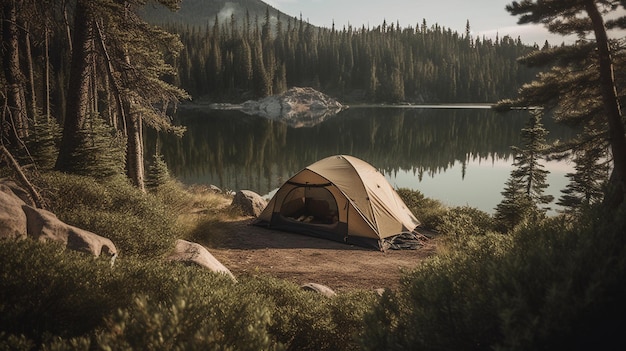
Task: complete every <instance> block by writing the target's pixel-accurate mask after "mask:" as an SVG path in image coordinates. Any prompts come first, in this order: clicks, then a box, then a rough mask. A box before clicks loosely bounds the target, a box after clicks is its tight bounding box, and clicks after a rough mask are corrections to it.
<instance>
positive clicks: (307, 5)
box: [264, 0, 569, 45]
mask: <svg viewBox="0 0 626 351" xmlns="http://www.w3.org/2000/svg"><path fill="white" fill-rule="evenodd" d="M264 1H265V2H266V3H267V4H269V5H271V6H273V7H275V8H277V9H279V10H280V11H282V12H284V13H286V14H288V15H291V16H295V17H298V18H299V17H300V14H302V18H303V19H304V20H305V21H306V20H308V21H309V22H310V23H311V24H313V25H316V26H323V27H328V28H330V26H331V25H332V23H333V21H334V22H335V28H337V29H342V28H343V26H344V25H347V24H351V25H352V26H353V27H361V25H365V26H366V27H367V26H368V25H369V26H370V27H374V26H378V25H380V24H382V23H383V20H386V21H387V23H388V24H390V23H391V22H394V23H395V22H396V21H399V22H400V26H402V27H408V26H409V25H410V26H413V27H415V26H416V24H418V23H419V24H421V23H422V19H426V23H427V24H428V26H430V25H431V24H434V23H438V24H439V25H441V26H444V27H446V28H450V29H452V30H453V31H457V32H459V33H464V32H465V23H466V21H467V20H469V22H470V28H471V31H472V36H474V37H475V36H480V37H482V36H483V35H485V36H486V37H489V38H494V37H495V34H496V33H499V35H500V37H502V36H504V35H507V34H508V35H510V36H512V37H513V38H517V37H518V36H519V37H520V38H521V39H522V41H523V42H524V43H527V44H533V43H537V44H539V45H543V43H544V41H545V40H546V39H547V40H548V41H549V42H550V44H560V43H561V42H563V41H566V42H569V40H567V39H564V38H563V37H561V36H554V35H551V34H550V33H548V31H547V30H545V29H544V28H543V27H542V26H530V25H525V26H520V25H518V24H517V20H518V18H517V17H514V16H511V15H510V14H509V13H508V12H507V11H506V10H505V7H506V5H507V4H509V3H511V2H512V0H510V1H509V0H376V1H373V0H264Z"/></svg>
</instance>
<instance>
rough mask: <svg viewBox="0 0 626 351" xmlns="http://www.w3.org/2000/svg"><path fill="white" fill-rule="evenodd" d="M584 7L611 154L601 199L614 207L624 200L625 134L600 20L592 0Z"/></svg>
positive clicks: (604, 32) (606, 43)
mask: <svg viewBox="0 0 626 351" xmlns="http://www.w3.org/2000/svg"><path fill="white" fill-rule="evenodd" d="M585 9H586V11H587V14H588V15H589V18H590V19H591V22H592V23H593V30H594V33H595V36H596V45H597V47H598V59H599V63H600V68H599V69H600V91H601V94H602V101H603V104H604V111H605V113H606V118H607V122H608V125H609V141H610V143H611V153H612V154H613V171H612V173H611V177H610V179H609V183H610V184H609V190H608V192H607V193H606V195H605V199H604V203H605V204H606V205H607V206H609V207H610V208H616V207H618V206H619V205H620V204H621V203H622V202H623V201H624V198H625V193H626V134H625V131H624V123H623V122H622V112H621V109H620V105H619V100H618V98H617V89H616V87H615V76H614V73H613V61H612V58H611V51H610V48H609V39H608V37H607V34H606V29H605V27H604V20H603V19H602V15H600V12H599V11H598V8H597V7H596V4H595V2H594V1H593V0H587V1H585Z"/></svg>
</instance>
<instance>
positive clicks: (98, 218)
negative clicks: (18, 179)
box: [39, 172, 178, 257]
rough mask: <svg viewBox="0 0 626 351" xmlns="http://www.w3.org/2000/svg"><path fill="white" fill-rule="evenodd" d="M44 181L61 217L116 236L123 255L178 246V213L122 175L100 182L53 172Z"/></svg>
mask: <svg viewBox="0 0 626 351" xmlns="http://www.w3.org/2000/svg"><path fill="white" fill-rule="evenodd" d="M39 182H40V184H39V187H40V188H42V189H44V192H45V194H47V195H48V196H47V197H48V198H49V199H50V201H49V202H50V206H51V210H52V211H53V212H54V213H56V214H57V216H58V217H59V218H60V219H61V220H63V221H65V222H67V223H68V224H72V225H75V226H77V227H80V228H83V229H86V230H89V231H92V232H94V233H96V234H99V235H101V236H104V237H106V238H109V239H111V240H112V241H113V242H114V243H115V245H116V247H117V249H118V251H119V252H120V253H121V255H143V256H146V257H157V256H159V255H162V254H163V253H165V252H166V251H167V250H168V249H170V248H171V247H173V243H174V241H175V239H176V235H177V232H178V231H177V230H176V217H177V213H176V212H175V211H174V210H173V209H172V208H170V207H169V206H168V205H167V204H166V203H164V202H163V201H161V200H160V199H158V198H157V197H155V196H154V195H151V194H144V193H142V192H140V191H139V190H137V189H136V188H135V187H133V186H132V185H130V183H129V182H128V181H127V180H126V179H124V178H122V177H117V178H112V179H109V180H101V181H97V180H95V179H93V178H89V177H84V176H76V175H68V174H63V173H58V172H52V173H47V174H45V175H44V176H43V177H42V179H41V180H40V181H39Z"/></svg>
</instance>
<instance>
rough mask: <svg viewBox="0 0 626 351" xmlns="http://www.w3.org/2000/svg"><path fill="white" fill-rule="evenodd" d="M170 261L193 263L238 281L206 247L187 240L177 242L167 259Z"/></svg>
mask: <svg viewBox="0 0 626 351" xmlns="http://www.w3.org/2000/svg"><path fill="white" fill-rule="evenodd" d="M167 259H168V261H180V262H191V263H195V264H197V265H199V266H201V267H204V268H208V269H209V270H211V271H213V272H217V273H223V274H226V275H227V276H229V277H230V278H231V279H232V280H233V281H235V282H236V281H237V279H236V278H235V276H234V275H233V274H232V273H231V272H230V270H229V269H228V268H226V266H224V265H223V264H222V263H220V261H218V260H217V259H216V258H215V257H214V256H213V255H211V253H210V252H209V250H207V249H206V248H205V247H204V246H202V245H200V244H196V243H192V242H190V241H186V240H181V239H179V240H176V246H175V247H174V251H172V253H170V255H169V256H168V257H167Z"/></svg>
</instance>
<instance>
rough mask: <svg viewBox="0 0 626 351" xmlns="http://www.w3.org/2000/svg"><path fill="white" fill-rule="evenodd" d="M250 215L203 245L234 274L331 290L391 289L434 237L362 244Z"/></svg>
mask: <svg viewBox="0 0 626 351" xmlns="http://www.w3.org/2000/svg"><path fill="white" fill-rule="evenodd" d="M251 223H252V218H249V219H248V218H246V219H241V220H237V221H233V222H228V223H226V224H225V226H226V227H225V228H224V230H225V231H224V233H223V234H224V235H220V237H221V239H220V240H219V244H213V245H210V246H208V249H209V251H210V252H211V253H212V254H213V256H215V258H217V259H218V260H219V261H220V262H221V263H222V264H224V265H225V266H226V267H228V269H230V271H231V272H232V273H233V274H234V275H235V276H240V275H246V274H259V273H260V274H268V275H271V276H274V277H277V278H281V279H286V280H290V281H292V282H294V283H296V284H306V283H318V284H323V285H326V286H328V287H330V288H331V289H333V290H334V291H337V292H338V291H345V290H350V289H366V290H370V289H379V288H389V289H396V288H397V287H398V286H399V284H400V277H401V275H402V271H403V270H407V269H412V268H414V267H416V266H417V265H419V264H420V262H421V261H423V260H424V259H425V258H427V257H429V256H430V255H432V254H433V253H434V252H435V248H436V244H435V242H436V239H430V240H428V241H427V242H425V244H424V246H423V247H421V248H418V249H416V250H387V251H386V252H381V251H377V250H374V249H366V248H362V247H359V246H354V245H348V244H344V243H339V242H334V241H331V240H326V239H318V238H315V237H311V236H306V235H301V234H294V233H287V232H282V231H276V230H270V229H265V228H261V227H257V226H254V225H251Z"/></svg>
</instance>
